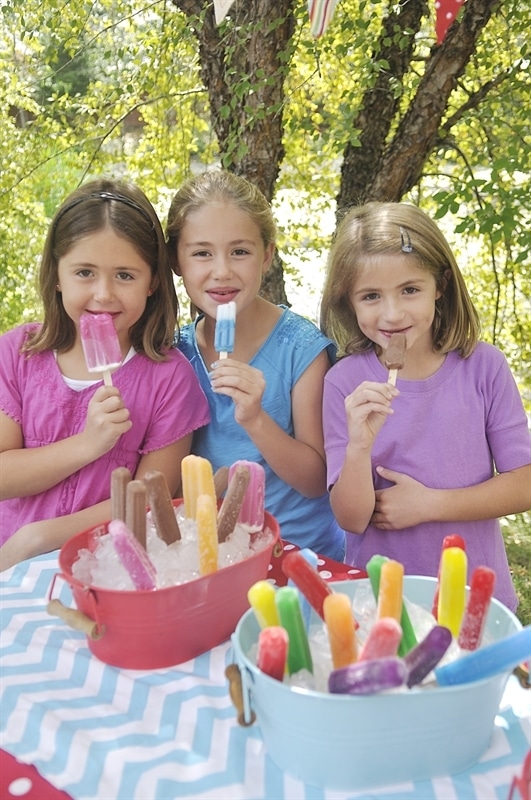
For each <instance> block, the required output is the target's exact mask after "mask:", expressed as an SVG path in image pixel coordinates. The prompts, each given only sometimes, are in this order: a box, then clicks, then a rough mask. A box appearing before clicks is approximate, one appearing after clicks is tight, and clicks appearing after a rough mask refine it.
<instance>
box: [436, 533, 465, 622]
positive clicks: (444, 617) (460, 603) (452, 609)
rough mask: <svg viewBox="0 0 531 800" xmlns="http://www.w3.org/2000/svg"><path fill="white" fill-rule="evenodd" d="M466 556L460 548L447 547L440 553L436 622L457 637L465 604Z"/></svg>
mask: <svg viewBox="0 0 531 800" xmlns="http://www.w3.org/2000/svg"><path fill="white" fill-rule="evenodd" d="M466 571H467V556H466V553H465V551H464V550H462V549H461V548H460V547H447V548H446V549H444V550H443V551H442V553H441V568H440V577H439V601H438V606H437V621H438V623H439V625H443V626H444V627H445V628H449V629H450V630H451V632H452V635H453V636H455V637H457V636H459V629H460V627H461V622H462V619H463V614H464V613H465V604H466Z"/></svg>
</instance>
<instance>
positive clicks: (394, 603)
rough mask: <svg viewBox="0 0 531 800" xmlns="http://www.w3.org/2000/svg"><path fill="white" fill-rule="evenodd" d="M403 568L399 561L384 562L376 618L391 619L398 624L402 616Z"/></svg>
mask: <svg viewBox="0 0 531 800" xmlns="http://www.w3.org/2000/svg"><path fill="white" fill-rule="evenodd" d="M403 581H404V566H403V564H400V562H399V561H393V560H392V559H389V560H388V561H384V563H383V564H382V567H381V570H380V588H379V590H378V605H377V610H376V616H377V618H378V619H381V618H382V617H392V618H393V619H396V621H397V622H400V617H401V614H402V584H403Z"/></svg>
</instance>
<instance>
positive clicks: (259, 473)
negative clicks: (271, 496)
mask: <svg viewBox="0 0 531 800" xmlns="http://www.w3.org/2000/svg"><path fill="white" fill-rule="evenodd" d="M239 466H242V467H247V469H248V470H249V484H248V486H247V489H246V491H245V494H244V496H243V503H242V506H241V509H240V513H239V514H238V522H239V523H240V524H241V525H244V526H245V527H246V528H247V530H248V531H249V533H257V532H258V531H263V529H264V508H265V469H264V468H263V466H262V465H261V464H258V463H257V462H256V461H245V460H241V461H235V462H234V464H231V466H230V468H229V481H230V480H231V478H232V476H233V474H234V472H235V471H236V470H237V468H238V467H239Z"/></svg>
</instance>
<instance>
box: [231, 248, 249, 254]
mask: <svg viewBox="0 0 531 800" xmlns="http://www.w3.org/2000/svg"><path fill="white" fill-rule="evenodd" d="M233 252H234V255H235V256H248V255H249V251H248V250H245V249H244V248H243V247H238V248H237V249H236V250H234V251H233Z"/></svg>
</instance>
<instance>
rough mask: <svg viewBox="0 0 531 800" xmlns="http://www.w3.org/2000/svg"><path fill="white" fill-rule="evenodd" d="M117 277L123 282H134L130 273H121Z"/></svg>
mask: <svg viewBox="0 0 531 800" xmlns="http://www.w3.org/2000/svg"><path fill="white" fill-rule="evenodd" d="M117 277H118V278H119V279H120V280H121V281H132V280H133V276H132V275H131V274H130V273H129V272H119V273H118V275H117Z"/></svg>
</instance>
